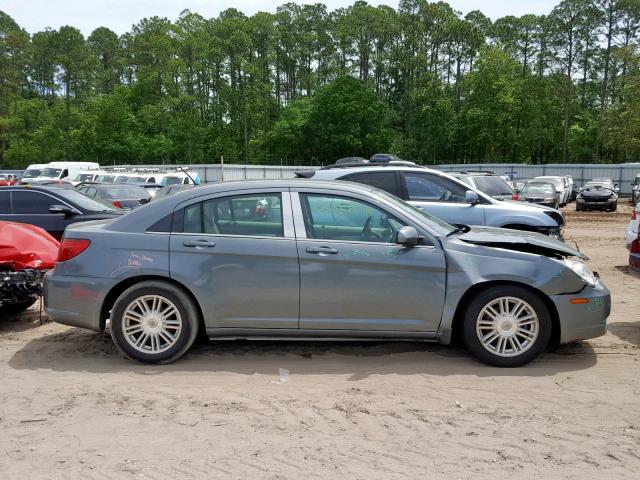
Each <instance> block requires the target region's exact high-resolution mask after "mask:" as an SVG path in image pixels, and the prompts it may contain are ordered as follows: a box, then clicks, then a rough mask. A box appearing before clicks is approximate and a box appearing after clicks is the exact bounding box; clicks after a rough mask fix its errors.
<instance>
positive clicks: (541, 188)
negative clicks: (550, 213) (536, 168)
mask: <svg viewBox="0 0 640 480" xmlns="http://www.w3.org/2000/svg"><path fill="white" fill-rule="evenodd" d="M519 195H520V200H521V201H523V202H529V203H537V204H538V205H544V206H545V207H551V208H559V207H560V192H558V191H557V190H556V187H555V185H554V184H553V183H548V182H534V181H531V182H528V183H527V184H526V185H525V186H524V187H523V188H522V190H520V194H519Z"/></svg>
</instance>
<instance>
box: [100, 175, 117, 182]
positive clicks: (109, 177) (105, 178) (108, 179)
mask: <svg viewBox="0 0 640 480" xmlns="http://www.w3.org/2000/svg"><path fill="white" fill-rule="evenodd" d="M114 178H116V177H115V175H100V176H99V177H98V178H96V182H101V183H111V182H113V179H114Z"/></svg>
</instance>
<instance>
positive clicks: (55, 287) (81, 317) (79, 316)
mask: <svg viewBox="0 0 640 480" xmlns="http://www.w3.org/2000/svg"><path fill="white" fill-rule="evenodd" d="M114 283H115V281H114V280H113V279H105V278H92V277H66V276H64V275H56V274H55V269H54V270H52V271H50V272H48V273H47V274H46V275H45V277H44V288H43V293H44V310H45V312H47V315H49V317H51V319H52V320H53V321H54V322H57V323H62V324H64V325H71V326H72V327H80V328H87V329H89V330H94V331H96V332H99V331H102V330H103V329H104V325H101V322H100V311H101V309H102V304H103V302H104V298H105V297H106V295H107V293H108V292H109V290H111V287H112V286H113V285H114Z"/></svg>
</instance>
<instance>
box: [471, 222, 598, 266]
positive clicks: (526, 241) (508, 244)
mask: <svg viewBox="0 0 640 480" xmlns="http://www.w3.org/2000/svg"><path fill="white" fill-rule="evenodd" d="M458 238H459V239H460V240H462V241H464V242H467V243H473V244H477V245H484V246H487V247H495V248H506V249H508V250H516V251H520V252H528V253H537V254H539V255H545V256H551V257H558V256H559V257H578V258H582V259H583V260H588V257H587V256H586V255H584V254H583V253H582V252H580V251H579V250H576V249H575V248H571V247H569V246H568V245H567V244H566V243H563V242H561V241H559V240H554V239H553V238H550V237H548V236H546V235H542V234H540V233H534V232H524V231H522V230H509V229H506V228H492V227H472V228H470V229H469V231H468V232H465V233H463V234H461V235H459V236H458Z"/></svg>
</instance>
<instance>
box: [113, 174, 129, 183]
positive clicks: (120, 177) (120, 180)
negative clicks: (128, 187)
mask: <svg viewBox="0 0 640 480" xmlns="http://www.w3.org/2000/svg"><path fill="white" fill-rule="evenodd" d="M128 179H129V177H128V176H126V175H118V176H117V177H116V179H115V180H114V181H113V182H114V183H127V180H128Z"/></svg>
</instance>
